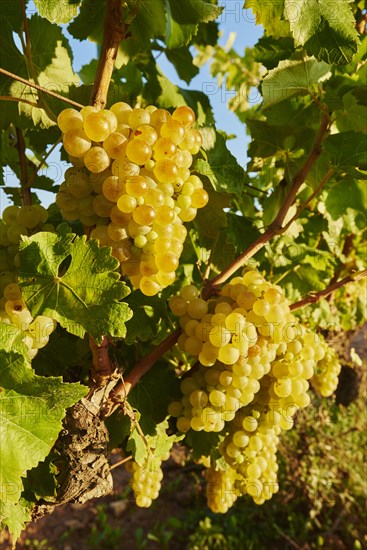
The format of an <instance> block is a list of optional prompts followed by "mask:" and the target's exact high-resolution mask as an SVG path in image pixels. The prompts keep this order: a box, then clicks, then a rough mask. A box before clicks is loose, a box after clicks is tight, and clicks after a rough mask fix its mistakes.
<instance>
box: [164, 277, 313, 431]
mask: <svg viewBox="0 0 367 550" xmlns="http://www.w3.org/2000/svg"><path fill="white" fill-rule="evenodd" d="M169 305H170V308H171V310H172V312H173V313H174V314H176V315H178V316H179V317H180V325H181V327H182V329H183V333H182V335H181V336H180V338H179V340H178V344H179V346H180V347H181V349H182V350H183V351H185V352H186V353H187V354H189V355H191V356H193V357H195V358H197V359H198V362H199V365H198V366H197V367H196V368H195V369H193V371H192V374H190V375H189V376H187V377H184V378H183V379H182V381H181V391H182V393H183V397H182V399H181V402H174V403H172V404H171V405H170V408H169V414H171V415H172V416H176V417H178V420H177V427H178V429H179V430H180V431H183V432H185V431H187V430H189V429H190V428H192V429H193V430H196V431H201V430H204V431H217V432H220V431H221V430H222V429H223V427H224V423H225V422H229V421H231V420H233V418H234V416H235V413H236V411H237V410H238V409H239V408H241V407H244V406H246V405H248V404H250V403H251V402H252V401H253V400H254V396H255V395H256V394H257V392H258V391H259V390H260V387H261V380H262V379H263V377H264V376H266V375H267V374H268V373H270V372H271V369H272V365H273V362H274V361H275V360H276V357H277V354H279V352H280V351H284V350H287V346H288V345H289V351H288V357H290V356H291V353H292V352H294V351H295V349H296V348H297V350H296V351H297V352H298V353H301V350H302V344H300V343H299V340H296V338H297V336H298V335H300V333H301V331H302V328H301V326H300V325H299V323H298V321H297V320H296V318H295V317H294V316H293V315H292V313H290V310H289V305H288V303H287V301H286V299H285V297H284V294H283V292H282V291H281V289H280V288H279V287H276V286H275V285H272V284H270V283H268V282H266V281H265V280H264V278H263V277H262V276H261V275H260V274H259V273H258V272H256V271H247V272H246V273H245V274H244V275H243V276H242V277H236V278H234V279H232V281H231V282H230V283H228V284H227V285H225V286H224V288H223V289H222V292H221V295H220V296H218V297H215V298H212V299H211V300H209V301H208V302H206V301H205V300H203V299H202V298H200V297H199V293H198V290H197V289H196V288H195V287H194V286H193V285H187V286H186V287H183V288H182V289H181V294H180V296H173V297H171V299H170V301H169ZM298 348H300V349H298ZM302 353H303V354H306V351H302ZM302 353H301V357H302V358H303V355H302ZM309 353H312V352H309ZM308 374H309V377H310V376H312V374H313V371H312V372H310V373H308ZM290 384H291V381H290V378H288V379H286V380H284V381H283V380H281V381H279V383H278V385H277V387H276V391H279V392H282V391H283V393H284V395H287V393H286V392H287V391H288V390H289V386H290ZM280 387H282V388H283V389H280ZM290 387H291V386H290ZM288 395H289V394H288ZM299 401H300V406H302V400H301V399H299Z"/></svg>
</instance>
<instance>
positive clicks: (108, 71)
mask: <svg viewBox="0 0 367 550" xmlns="http://www.w3.org/2000/svg"><path fill="white" fill-rule="evenodd" d="M126 28H127V25H126V24H125V22H124V19H123V11H122V2H121V0H107V1H106V12H105V20H104V32H103V43H102V48H101V53H100V56H99V60H98V67H97V72H96V77H95V80H94V84H93V89H92V93H91V98H90V104H91V105H94V106H95V107H97V109H104V108H105V106H106V101H107V93H108V88H109V86H110V82H111V77H112V72H113V68H114V65H115V60H116V56H117V52H118V48H119V45H120V42H121V40H123V39H124V37H125V34H126Z"/></svg>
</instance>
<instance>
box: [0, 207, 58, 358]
mask: <svg viewBox="0 0 367 550" xmlns="http://www.w3.org/2000/svg"><path fill="white" fill-rule="evenodd" d="M2 218H3V219H2V221H0V322H1V323H7V324H12V325H14V326H16V327H17V328H18V329H20V330H23V331H24V332H25V337H24V339H23V341H24V343H25V345H26V347H27V349H28V356H29V358H30V359H33V357H34V356H35V355H36V354H37V352H38V350H39V349H40V348H42V347H44V346H45V345H46V344H47V342H48V339H49V336H50V334H51V333H52V332H53V330H54V329H55V328H56V323H55V321H53V319H51V318H50V317H47V316H44V315H38V316H37V317H36V318H34V319H33V317H32V315H31V313H30V311H29V310H28V308H27V306H26V304H25V302H24V300H23V298H22V292H21V289H20V287H19V285H18V284H17V282H16V281H17V275H16V271H17V269H18V267H19V243H20V240H21V236H22V235H24V236H29V235H33V234H34V233H37V232H38V231H41V230H42V231H55V227H54V226H53V225H52V224H50V223H47V220H48V212H47V210H46V209H45V208H43V206H40V205H39V204H33V205H30V206H15V205H12V206H8V207H6V208H5V209H4V211H3V216H2Z"/></svg>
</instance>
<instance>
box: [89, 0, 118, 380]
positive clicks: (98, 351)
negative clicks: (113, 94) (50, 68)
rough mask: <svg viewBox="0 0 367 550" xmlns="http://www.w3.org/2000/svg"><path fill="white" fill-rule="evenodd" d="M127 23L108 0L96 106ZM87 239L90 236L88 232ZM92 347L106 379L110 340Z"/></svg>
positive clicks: (96, 367) (97, 370)
mask: <svg viewBox="0 0 367 550" xmlns="http://www.w3.org/2000/svg"><path fill="white" fill-rule="evenodd" d="M125 31H126V25H125V22H124V20H123V11H122V2H121V0H106V10H105V19H104V29H103V42H102V48H101V52H100V55H99V59H98V66H97V72H96V76H95V79H94V84H93V89H92V93H91V97H90V104H91V105H93V106H94V107H97V109H104V107H105V106H106V102H107V94H108V89H109V86H110V83H111V78H112V72H113V68H114V65H115V60H116V56H117V52H118V48H119V45H120V42H121V40H123V38H124V36H125ZM87 238H89V235H88V234H87ZM89 345H90V348H91V350H92V355H93V360H92V372H91V377H92V380H93V381H94V382H95V383H97V384H103V383H104V382H106V381H107V380H108V379H109V377H110V376H111V375H112V373H113V371H114V365H113V362H112V361H111V359H110V357H109V353H108V349H109V345H110V341H109V339H108V338H107V337H106V336H104V337H103V340H102V344H101V345H100V346H98V345H97V344H96V342H95V340H94V338H93V337H92V336H90V338H89Z"/></svg>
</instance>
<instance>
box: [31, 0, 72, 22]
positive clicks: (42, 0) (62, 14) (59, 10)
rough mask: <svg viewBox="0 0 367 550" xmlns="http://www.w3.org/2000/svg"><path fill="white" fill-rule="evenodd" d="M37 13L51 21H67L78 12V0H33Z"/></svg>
mask: <svg viewBox="0 0 367 550" xmlns="http://www.w3.org/2000/svg"><path fill="white" fill-rule="evenodd" d="M34 3H35V5H36V8H37V10H38V13H39V14H40V15H41V16H42V17H45V18H46V19H48V20H49V21H50V22H51V23H69V21H71V20H72V19H73V18H74V17H75V16H76V14H77V13H78V5H79V4H80V2H78V3H75V2H73V4H71V3H70V2H69V0H57V2H55V0H34Z"/></svg>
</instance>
